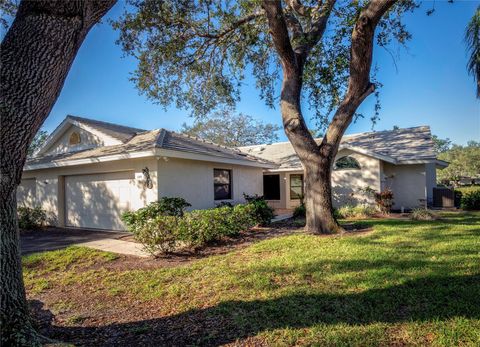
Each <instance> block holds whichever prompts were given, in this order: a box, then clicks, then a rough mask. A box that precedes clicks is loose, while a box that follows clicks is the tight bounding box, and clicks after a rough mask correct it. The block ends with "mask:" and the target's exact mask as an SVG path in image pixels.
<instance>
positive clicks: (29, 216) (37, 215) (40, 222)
mask: <svg viewBox="0 0 480 347" xmlns="http://www.w3.org/2000/svg"><path fill="white" fill-rule="evenodd" d="M17 214H18V226H19V228H20V229H23V230H32V229H36V228H40V227H43V226H45V224H46V222H47V213H46V212H45V210H42V209H41V208H40V207H39V206H37V207H34V208H30V207H18V208H17Z"/></svg>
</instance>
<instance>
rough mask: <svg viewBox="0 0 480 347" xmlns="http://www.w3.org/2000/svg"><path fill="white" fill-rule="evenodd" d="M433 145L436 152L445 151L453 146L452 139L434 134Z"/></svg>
mask: <svg viewBox="0 0 480 347" xmlns="http://www.w3.org/2000/svg"><path fill="white" fill-rule="evenodd" d="M432 141H433V146H434V149H435V152H437V153H444V152H446V151H448V150H449V149H450V147H451V146H452V141H450V139H449V138H446V139H441V138H439V137H438V136H437V135H432Z"/></svg>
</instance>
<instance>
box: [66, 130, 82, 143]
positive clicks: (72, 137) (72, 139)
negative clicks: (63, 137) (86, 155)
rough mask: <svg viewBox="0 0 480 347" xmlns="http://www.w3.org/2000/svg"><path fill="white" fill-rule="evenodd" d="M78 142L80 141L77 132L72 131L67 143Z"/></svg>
mask: <svg viewBox="0 0 480 347" xmlns="http://www.w3.org/2000/svg"><path fill="white" fill-rule="evenodd" d="M80 142H81V139H80V134H79V133H77V132H76V131H74V132H73V133H72V134H71V135H70V139H69V140H68V144H69V145H70V146H73V145H78V144H79V143H80Z"/></svg>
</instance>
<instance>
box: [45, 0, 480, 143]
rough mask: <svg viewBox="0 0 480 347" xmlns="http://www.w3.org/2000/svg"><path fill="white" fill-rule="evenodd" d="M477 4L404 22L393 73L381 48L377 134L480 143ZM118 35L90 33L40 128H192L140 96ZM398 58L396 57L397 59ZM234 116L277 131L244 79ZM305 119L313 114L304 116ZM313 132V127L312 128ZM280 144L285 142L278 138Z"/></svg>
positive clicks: (102, 29) (366, 126) (441, 6)
mask: <svg viewBox="0 0 480 347" xmlns="http://www.w3.org/2000/svg"><path fill="white" fill-rule="evenodd" d="M478 4H479V2H478V1H456V2H455V3H454V4H449V3H447V2H446V1H438V0H437V1H436V4H435V8H436V11H435V13H434V15H432V16H426V15H425V10H426V8H431V6H432V2H428V1H427V2H424V4H423V6H422V7H421V8H420V9H419V10H417V11H416V12H415V13H414V14H409V15H407V17H406V18H405V22H406V24H407V27H408V29H409V30H410V32H411V33H412V34H413V40H412V41H411V42H409V44H408V47H407V49H404V48H400V49H395V50H394V51H395V52H397V51H398V56H397V57H396V59H395V62H396V66H395V64H394V62H393V59H392V57H391V55H390V54H389V53H387V52H386V51H385V50H383V49H381V48H378V49H376V50H375V52H374V54H375V55H374V61H375V62H374V63H376V64H377V65H378V66H379V69H380V70H379V73H378V80H379V81H380V82H382V83H383V85H384V87H383V88H382V89H381V103H382V110H381V114H380V117H381V119H380V121H379V122H378V123H377V125H376V126H375V130H383V129H391V128H392V127H393V126H394V125H398V126H400V127H411V126H418V125H430V126H431V128H432V132H433V133H434V134H437V135H439V136H440V137H442V138H445V137H449V138H450V139H451V140H453V141H454V142H455V143H460V144H464V143H466V142H467V141H468V140H472V139H473V140H480V102H479V101H478V100H477V99H476V98H475V83H474V81H473V79H472V77H471V76H469V75H468V74H467V72H466V68H465V65H466V62H467V55H466V52H465V45H464V42H463V33H464V29H465V26H466V24H467V22H468V20H469V19H470V18H471V16H472V15H473V13H474V11H475V8H476V6H478ZM123 7H124V3H123V2H122V1H120V2H119V3H118V4H117V5H116V6H115V7H114V8H113V9H112V10H111V11H110V12H109V14H108V17H110V18H118V16H119V15H120V14H121V13H122V11H123ZM117 37H118V34H117V33H116V32H115V31H113V29H112V28H111V27H110V25H109V24H108V23H107V22H106V21H104V22H103V23H102V24H99V25H97V26H95V27H94V28H93V29H92V30H91V32H90V34H89V35H88V37H87V39H86V40H85V42H84V44H83V45H82V47H81V49H80V51H79V53H78V55H77V57H76V59H75V62H74V64H73V66H72V69H71V71H70V73H69V75H68V78H67V80H66V82H65V85H64V88H63V90H62V93H61V95H60V97H59V99H58V101H57V103H56V104H55V106H54V108H53V109H52V112H51V114H50V116H49V117H48V119H47V120H46V121H45V123H44V129H46V130H47V131H50V132H51V131H52V130H53V129H54V128H55V127H56V126H57V125H58V124H59V123H60V122H61V121H62V120H63V118H64V117H65V116H66V115H67V114H73V115H78V116H84V117H88V118H95V119H99V120H104V121H109V122H116V123H119V124H124V125H129V126H134V127H139V128H144V129H155V128H160V127H164V128H167V129H171V130H178V129H179V128H180V126H181V124H182V123H184V122H187V123H191V122H193V119H192V118H190V117H189V116H188V114H189V112H188V111H186V110H177V109H175V108H173V107H172V108H169V109H167V110H164V109H163V107H161V106H158V105H155V104H154V103H152V101H150V100H148V99H147V98H146V97H145V96H142V95H139V93H138V91H137V90H136V89H135V86H134V84H133V83H132V82H130V81H129V76H130V73H131V72H132V71H133V70H134V69H135V66H136V61H135V60H134V59H133V58H130V57H126V58H125V57H123V54H122V51H121V49H120V47H119V46H117V45H116V44H115V40H116V38H117ZM395 54H396V55H397V53H395ZM373 103H374V100H373V97H372V96H371V97H370V98H369V99H367V100H366V101H365V102H364V104H363V105H362V106H361V107H360V109H359V111H360V112H362V113H364V114H365V115H366V118H365V119H359V120H358V121H357V122H356V123H355V124H352V125H351V126H350V127H349V129H348V130H347V133H356V132H363V131H369V130H370V129H371V126H372V124H371V122H370V121H369V120H368V117H369V116H370V114H371V112H372V105H373ZM237 110H238V111H239V112H243V113H246V114H249V115H251V116H253V117H255V118H257V119H262V120H264V121H266V122H271V123H276V124H279V125H281V118H280V113H279V109H278V108H277V109H273V110H272V109H270V108H268V107H267V106H265V105H264V103H263V101H262V100H260V98H259V96H258V91H257V90H256V89H255V83H254V81H253V80H252V79H248V80H247V81H246V83H245V86H244V87H243V90H242V100H241V102H240V103H239V104H238V107H237ZM306 118H307V119H309V118H310V115H309V114H308V112H306ZM312 126H313V123H312ZM279 136H280V139H281V140H286V137H285V135H284V133H283V131H280V132H279Z"/></svg>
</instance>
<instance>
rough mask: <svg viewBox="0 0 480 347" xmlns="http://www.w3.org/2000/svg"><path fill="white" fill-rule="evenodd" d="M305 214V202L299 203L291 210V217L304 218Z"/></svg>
mask: <svg viewBox="0 0 480 347" xmlns="http://www.w3.org/2000/svg"><path fill="white" fill-rule="evenodd" d="M306 215H307V208H306V207H305V204H303V203H301V204H300V205H298V206H297V207H295V209H294V210H293V218H305V217H306Z"/></svg>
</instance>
